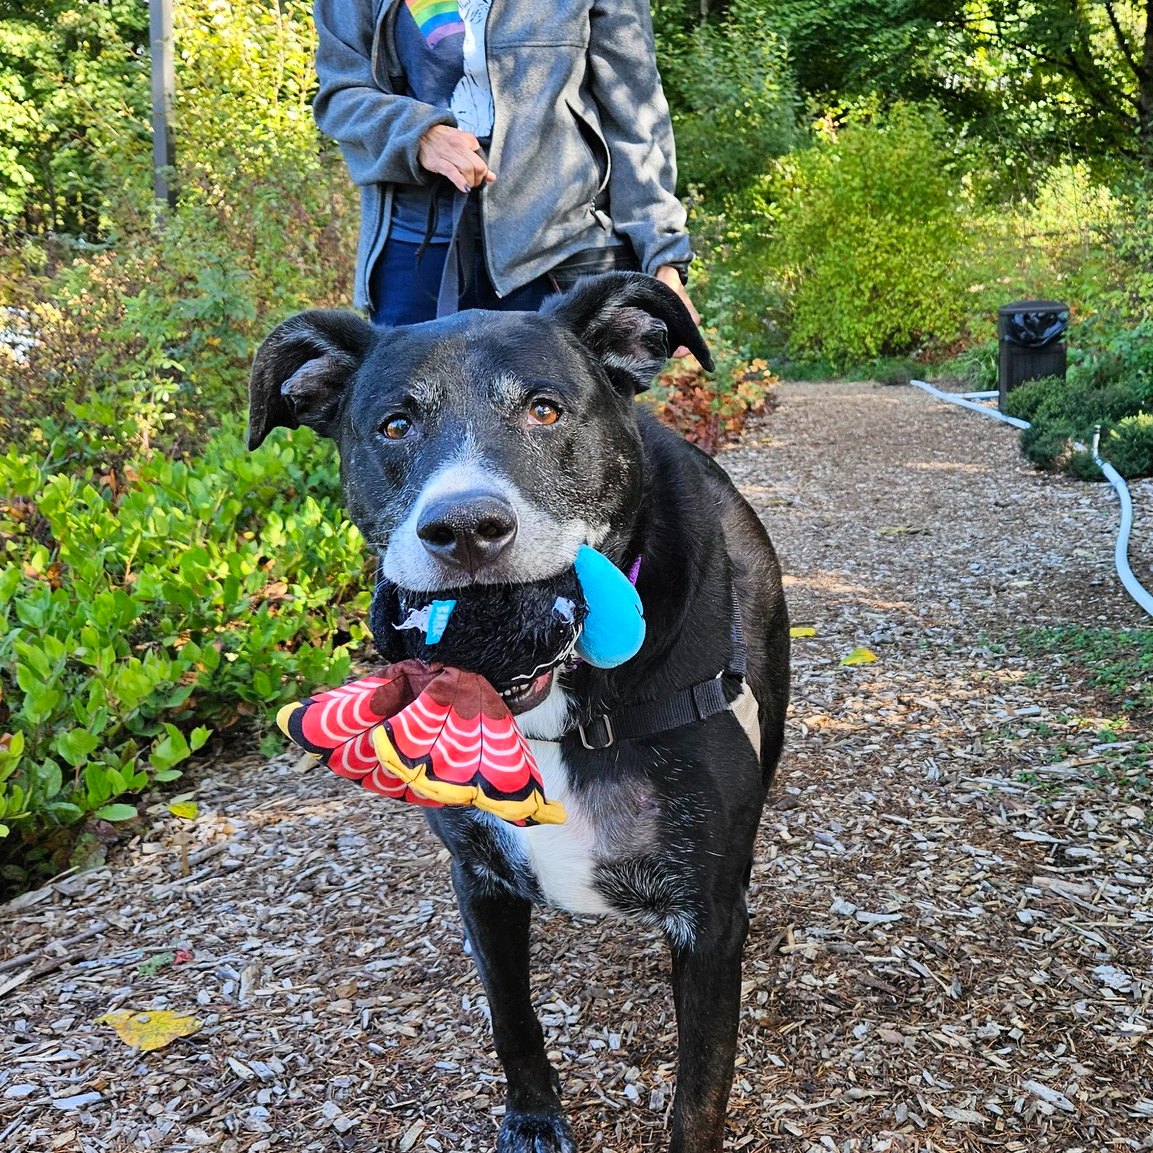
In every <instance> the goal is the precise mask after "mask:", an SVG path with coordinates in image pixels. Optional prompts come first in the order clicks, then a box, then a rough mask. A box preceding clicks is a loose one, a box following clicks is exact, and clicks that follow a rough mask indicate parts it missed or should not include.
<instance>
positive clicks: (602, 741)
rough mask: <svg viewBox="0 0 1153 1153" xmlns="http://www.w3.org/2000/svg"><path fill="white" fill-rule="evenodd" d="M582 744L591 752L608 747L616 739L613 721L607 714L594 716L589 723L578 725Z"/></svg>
mask: <svg viewBox="0 0 1153 1153" xmlns="http://www.w3.org/2000/svg"><path fill="white" fill-rule="evenodd" d="M577 732H578V733H579V734H580V739H581V744H582V745H584V747H585V748H586V749H588V750H589V751H590V752H594V753H595V752H597V751H598V750H600V749H607V748H608V747H609V746H610V745H612V744H613V743H614V742H615V741H616V734H615V733H614V732H613V726H612V722H611V721H610V720H609V719H608V717H606V716H599V717H593V718H592V719H591V720H590V721H589V723H588V724H587V725H580V724H578V725H577Z"/></svg>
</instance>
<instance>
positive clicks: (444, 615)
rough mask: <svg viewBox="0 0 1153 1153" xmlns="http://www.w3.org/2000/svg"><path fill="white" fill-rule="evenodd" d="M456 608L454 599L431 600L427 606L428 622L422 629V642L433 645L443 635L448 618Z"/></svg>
mask: <svg viewBox="0 0 1153 1153" xmlns="http://www.w3.org/2000/svg"><path fill="white" fill-rule="evenodd" d="M454 608H456V601H433V602H432V604H430V605H429V606H428V624H427V625H426V626H425V630H424V643H425V644H426V645H435V644H436V643H437V642H438V641H439V640H440V638H441V637H443V636H444V630H445V629H446V628H447V627H448V618H449V617H450V616H452V610H453V609H454Z"/></svg>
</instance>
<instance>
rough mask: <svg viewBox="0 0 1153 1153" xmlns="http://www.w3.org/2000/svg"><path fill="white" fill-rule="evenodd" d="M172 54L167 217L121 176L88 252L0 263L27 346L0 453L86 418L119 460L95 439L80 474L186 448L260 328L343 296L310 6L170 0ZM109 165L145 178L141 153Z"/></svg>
mask: <svg viewBox="0 0 1153 1153" xmlns="http://www.w3.org/2000/svg"><path fill="white" fill-rule="evenodd" d="M176 41H177V44H178V45H179V47H180V52H181V65H180V69H179V70H178V86H177V87H178V102H177V116H178V120H179V123H180V125H181V135H180V149H179V150H178V153H177V157H178V162H179V169H178V172H177V174H176V183H177V184H178V186H179V189H180V196H181V199H180V202H179V205H178V207H177V209H176V210H175V211H174V212H171V213H164V214H162V215H161V216H160V217H159V218H156V217H154V205H153V204H152V201H151V194H150V192H148V191H147V190H145V191H144V192H143V194H142V195H141V194H140V189H139V188H138V187H137V185H138V183H139V182H137V184H133V182H132V180H131V179H129V178H128V177H127V176H126V177H125V179H124V181H123V189H124V190H125V191H124V192H123V194H122V195H121V196H120V198H119V199H118V200H117V201H116V203H115V205H114V207H115V215H114V216H113V217H110V218H108V220H106V224H107V225H108V237H107V239H106V240H105V242H104V243H103V245H101V246H99V247H97V248H95V249H94V248H93V246H91V245H77V244H75V243H68V242H66V241H60V240H54V241H52V242H50V243H48V244H45V245H43V246H42V247H41V248H40V249H39V250H34V249H32V248H31V246H29V245H27V244H25V245H23V246H22V247H18V248H17V247H13V248H12V249H11V250H10V254H9V259H8V260H7V261H4V262H0V302H4V301H6V300H12V299H18V300H20V302H21V305H22V314H21V320H20V325H21V327H22V328H23V329H24V333H23V334H22V335H23V336H24V337H25V338H26V340H28V341H31V344H30V346H29V347H28V348H27V351H26V353H25V354H24V355H23V356H22V357H20V358H12V357H9V360H8V364H7V365H6V366H5V367H6V370H7V372H6V374H7V375H9V376H10V378H11V380H12V382H13V387H11V388H9V389H5V390H4V391H3V393H2V394H0V448H2V447H3V445H4V444H6V443H17V444H18V443H21V442H23V441H24V440H25V439H27V437H29V436H30V435H34V434H35V431H36V430H37V429H38V428H39V427H40V426H41V425H42V424H43V423H44V422H45V421H47V422H49V426H48V427H47V430H46V435H47V436H48V438H49V439H52V438H53V437H54V436H56V435H57V433H59V432H61V431H62V430H65V429H67V428H69V427H80V428H83V427H86V426H87V425H89V424H90V422H92V421H93V420H95V421H96V423H97V424H98V425H99V426H101V427H104V428H110V429H115V430H116V433H115V437H116V438H119V439H120V441H121V443H120V446H119V450H117V449H116V446H115V445H114V444H113V443H112V440H113V439H114V438H113V437H110V438H109V443H106V444H105V445H103V446H100V447H99V454H103V455H101V456H100V459H96V460H92V459H89V458H88V457H85V456H83V455H81V456H80V458H79V463H80V464H85V463H92V464H100V463H103V464H105V465H114V464H115V463H116V462H117V460H120V459H130V458H131V457H132V456H133V455H134V453H135V452H137V451H141V450H142V451H147V450H149V449H150V448H151V447H155V446H163V447H165V448H166V449H168V450H169V451H175V452H178V453H187V452H191V451H195V450H196V449H197V447H198V446H199V445H200V444H202V443H203V440H204V437H205V436H206V435H207V434H208V433H209V432H210V431H211V430H212V429H213V428H214V427H215V426H216V425H217V424H218V422H219V421H220V420H221V419H223V418H224V417H227V416H228V415H230V414H236V413H237V412H238V411H239V409H240V407H241V404H242V401H243V396H244V386H245V380H246V377H247V371H248V365H249V364H250V362H251V358H252V351H253V348H254V347H255V345H256V343H257V341H258V340H259V339H260V338H261V337H262V336H263V335H264V333H265V332H266V331H267V330H268V328H270V327H271V325H272V324H273V323H275V322H276V321H277V320H280V319H282V318H283V317H284V316H285V315H287V314H288V313H289V312H291V311H294V310H296V309H299V308H302V307H306V306H313V305H321V306H323V305H331V304H338V303H342V302H344V301H346V300H347V295H348V289H349V287H350V286H351V277H352V246H353V240H352V237H353V231H354V206H353V190H352V188H351V185H350V183H349V181H348V178H347V174H346V173H345V171H344V169H343V166H342V165H341V163H340V159H339V156H338V155H337V153H336V151H335V149H333V148H330V147H328V146H325V145H321V143H320V140H319V137H318V135H317V132H316V129H315V126H314V124H313V122H312V116H311V110H310V108H309V93H310V90H311V85H312V83H313V72H312V53H313V29H312V21H311V17H310V13H309V9H308V6H307V5H306V4H305V3H303V2H302V0H288V2H286V3H285V4H282V5H279V6H272V7H269V6H266V5H254V6H248V7H245V6H224V5H220V4H215V3H212V2H210V0H185V2H184V3H182V4H180V5H179V6H178V7H177V10H176ZM222 92H223V93H227V95H228V97H229V98H228V99H225V100H222V99H221V93H222ZM110 163H111V161H110ZM121 163H122V165H123V167H124V168H125V169H126V170H127V169H129V168H132V169H134V170H135V171H137V172H146V173H147V172H148V171H150V158H149V156H148V153H147V151H146V150H145V151H139V152H137V153H136V154H128V155H126V156H125V157H123V158H122V160H121ZM4 356H5V349H4V348H3V347H0V358H3V357H4ZM83 447H84V446H83V445H78V448H83Z"/></svg>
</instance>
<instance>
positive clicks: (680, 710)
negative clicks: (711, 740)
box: [534, 589, 748, 751]
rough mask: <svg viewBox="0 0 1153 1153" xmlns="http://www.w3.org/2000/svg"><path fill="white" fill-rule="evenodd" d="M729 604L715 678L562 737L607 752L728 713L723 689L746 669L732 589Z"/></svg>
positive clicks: (593, 720)
mask: <svg viewBox="0 0 1153 1153" xmlns="http://www.w3.org/2000/svg"><path fill="white" fill-rule="evenodd" d="M732 600H733V612H732V618H731V622H730V627H731V631H732V649H731V651H730V655H729V660H728V663H727V664H726V666H725V667H724V668H723V669H722V670H721V671H720V672H719V673H717V675H716V676H714V677H710V678H709V679H708V680H707V681H698V682H697V683H696V684H695V685H690V686H689V687H688V688H687V689H678V690H677V691H676V692H675V693H673V694H672V695H671V696H668V697H665V698H664V699H663V700H659V701H644V702H642V703H641V704H639V705H626V706H624V707H623V708H619V709H613V711H612V712H609V713H597V714H594V715H593V716H591V717H589V718H588V719H587V720H585V721H580V722H578V723H577V724H575V725H573V726H572V727H571V728H569V729H568V730H567V731H566V733H565V736H567V735H568V734H569V733H573V732H575V733H579V734H580V739H581V744H582V745H584V747H585V748H586V749H591V750H593V751H596V750H599V749H607V748H609V747H611V746H612V745H614V744H615V743H616V742H617V741H629V740H635V739H636V738H638V737H652V736H656V735H657V734H658V733H667V732H671V731H672V730H673V729H680V728H684V727H685V726H686V725H695V724H696V723H697V722H698V721H707V720H708V719H709V717H715V716H716V715H717V714H718V713H723V712H727V711H729V710H731V709H732V707H733V706H732V702H731V701H730V700H729V698H728V694H727V693H726V691H725V690H726V687H727V686H729V685H734V686H739V685H740V684H741V682H742V681H743V680H744V679H745V673H746V671H747V669H748V661H747V659H746V650H745V639H744V632H743V630H742V628H741V610H740V606H739V605H738V604H737V594H736V590H735V589H734V590H733V596H732ZM534 739H536V738H534ZM558 739H560V738H558Z"/></svg>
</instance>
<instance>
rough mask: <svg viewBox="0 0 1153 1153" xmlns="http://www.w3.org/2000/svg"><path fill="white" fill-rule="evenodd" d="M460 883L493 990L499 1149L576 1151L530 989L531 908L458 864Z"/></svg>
mask: <svg viewBox="0 0 1153 1153" xmlns="http://www.w3.org/2000/svg"><path fill="white" fill-rule="evenodd" d="M452 881H453V887H454V888H455V889H456V899H457V903H458V904H459V906H460V913H461V917H462V918H463V920H464V926H465V930H466V932H467V933H468V939H469V942H470V944H471V945H472V953H473V959H474V960H475V962H476V967H477V969H478V971H479V972H480V979H481V981H482V982H483V983H484V988H485V992H486V993H487V994H488V1004H489V1010H490V1012H491V1014H492V1034H493V1043H494V1045H495V1046H496V1055H497V1057H499V1058H500V1063H501V1066H502V1067H503V1069H504V1075H505V1080H506V1082H507V1085H508V1087H507V1091H506V1096H505V1114H504V1121H503V1123H502V1124H501V1127H500V1136H499V1137H498V1138H497V1145H496V1147H497V1153H576V1145H575V1144H574V1143H573V1138H572V1130H570V1129H569V1126H568V1122H567V1121H566V1120H565V1118H564V1115H563V1113H562V1112H561V1104H560V1097H559V1096H558V1095H557V1088H558V1078H557V1075H556V1072H555V1070H554V1069H553V1068H552V1066H551V1065H549V1063H548V1058H547V1057H546V1056H545V1048H544V1032H543V1030H542V1029H541V1027H540V1022H539V1021H538V1020H537V1017H536V1014H535V1013H534V1012H533V1008H532V996H531V993H530V991H529V922H530V920H531V917H532V906H531V905H530V904H529V902H528V901H524V900H521V899H520V898H518V897H513V896H510V895H505V894H501V893H499V892H497V893H494V891H493V888H492V885H491V883H490V882H487V881H484V880H481V879H479V878H478V877H477V876H476V875H475V874H474V873H472V872H470V871H469V870H468V869H467V868H465V867H462V866H461V865H460V864H459V863H456V862H454V863H453V870H452Z"/></svg>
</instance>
